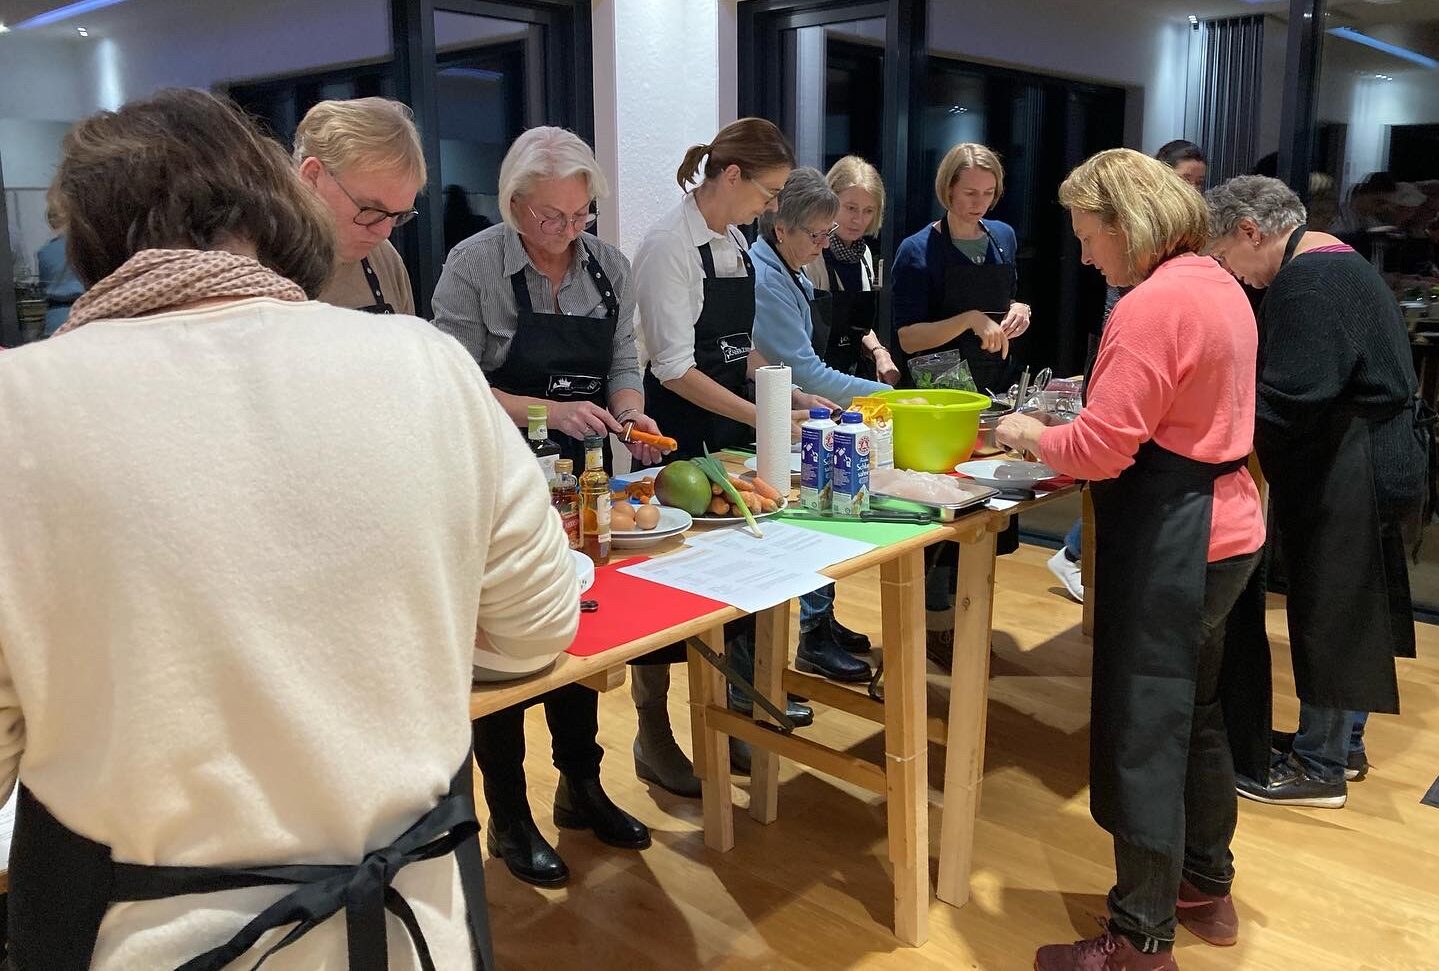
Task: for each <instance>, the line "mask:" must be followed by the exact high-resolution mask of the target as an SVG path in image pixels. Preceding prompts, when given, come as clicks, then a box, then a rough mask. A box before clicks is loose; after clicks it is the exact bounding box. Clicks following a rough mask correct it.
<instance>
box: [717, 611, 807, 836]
mask: <svg viewBox="0 0 1439 971" xmlns="http://www.w3.org/2000/svg"><path fill="white" fill-rule="evenodd" d="M793 604H794V601H792V600H786V601H785V602H784V603H782V604H779V605H777V606H774V607H771V608H770V609H769V610H766V611H763V612H761V613H758V614H756V615H755V636H754V686H755V690H756V691H758V692H759V693H760V694H761V695H762V696H763V697H765V698H766V699H768V700H769V701H770V702H771V703H773V704H774V706H775V707H776V708H778V709H779V710H780V711H784V708H785V690H784V671H785V668H787V667H789V634H790V630H789V628H790V621H791V618H792V615H793V614H794V609H793ZM754 718H755V720H756V721H767V722H772V721H774V719H773V718H770V717H769V715H767V714H766V713H765V710H764V709H763V708H761V707H760V706H759V705H755V706H754ZM726 757H728V756H726ZM749 814H750V815H751V816H753V817H754V818H755V819H756V820H757V821H759V822H761V823H772V822H774V821H775V819H776V818H778V816H779V756H778V755H775V754H774V753H773V752H771V751H769V750H767V749H764V748H760V747H759V746H751V747H750V788H749Z"/></svg>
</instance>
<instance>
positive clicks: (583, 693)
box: [472, 684, 605, 788]
mask: <svg viewBox="0 0 1439 971" xmlns="http://www.w3.org/2000/svg"><path fill="white" fill-rule="evenodd" d="M535 704H543V705H544V706H545V722H546V723H547V724H548V725H549V727H550V751H551V753H552V755H553V757H554V762H555V768H557V769H559V770H560V772H561V773H562V774H563V775H565V776H567V777H569V778H571V779H574V780H577V781H584V780H586V779H598V778H599V776H600V760H601V759H602V758H603V757H604V754H605V750H604V749H602V748H600V744H599V742H597V741H596V740H595V739H596V737H597V736H598V735H599V730H600V724H599V707H600V696H599V695H598V694H596V693H595V692H594V690H592V689H590V688H586V687H585V686H584V685H580V684H568V685H565V686H564V687H563V688H556V689H555V690H553V691H548V692H546V693H545V694H542V695H540V696H539V697H538V698H531V699H530V700H529V701H522V702H520V703H519V704H517V705H511V706H510V707H508V708H506V709H504V710H502V711H497V712H495V713H493V714H490V715H486V716H484V717H483V718H476V719H475V720H474V722H473V723H472V728H473V731H474V743H475V761H476V762H477V763H478V764H479V766H480V773H481V774H482V775H483V776H485V778H486V779H488V780H489V781H490V782H491V784H498V785H506V784H508V785H517V786H519V787H521V788H523V787H524V784H525V709H527V708H529V707H530V706H531V705H535Z"/></svg>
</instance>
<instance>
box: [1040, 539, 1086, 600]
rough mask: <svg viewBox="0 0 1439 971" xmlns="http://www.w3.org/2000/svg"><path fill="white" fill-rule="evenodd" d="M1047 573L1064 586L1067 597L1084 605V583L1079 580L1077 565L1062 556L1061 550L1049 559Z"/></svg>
mask: <svg viewBox="0 0 1439 971" xmlns="http://www.w3.org/2000/svg"><path fill="white" fill-rule="evenodd" d="M1047 565H1048V566H1049V572H1050V573H1053V574H1054V576H1055V578H1056V579H1058V580H1059V582H1060V583H1062V584H1063V585H1064V589H1066V590H1068V591H1069V595H1070V596H1071V597H1073V598H1074V599H1075V600H1077V601H1079V602H1080V603H1084V582H1083V581H1082V580H1080V578H1079V564H1078V563H1075V562H1074V561H1073V560H1071V559H1070V558H1069V557H1068V556H1066V555H1065V554H1064V550H1063V549H1062V548H1061V549H1060V550H1059V552H1057V553H1055V554H1054V555H1053V556H1051V557H1050V558H1049V562H1048V564H1047Z"/></svg>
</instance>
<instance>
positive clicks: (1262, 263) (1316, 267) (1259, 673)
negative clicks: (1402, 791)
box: [1206, 176, 1429, 808]
mask: <svg viewBox="0 0 1439 971" xmlns="http://www.w3.org/2000/svg"><path fill="white" fill-rule="evenodd" d="M1206 199H1207V201H1208V202H1209V206H1210V213H1211V220H1212V230H1213V234H1214V237H1215V238H1214V242H1213V244H1212V247H1211V251H1210V252H1211V255H1213V256H1214V257H1215V259H1217V260H1219V262H1220V263H1222V264H1223V265H1224V266H1225V267H1226V268H1227V269H1228V270H1229V271H1230V272H1231V273H1233V274H1234V275H1235V276H1236V277H1238V278H1239V279H1240V280H1241V281H1242V282H1244V283H1246V284H1248V285H1249V286H1251V287H1255V288H1262V289H1265V290H1266V292H1265V295H1264V301H1263V303H1262V304H1261V306H1260V308H1259V314H1258V321H1259V385H1258V401H1257V407H1256V422H1257V424H1256V428H1255V435H1254V443H1255V449H1256V451H1257V452H1258V454H1259V461H1260V464H1261V465H1262V466H1263V469H1264V474H1265V477H1266V478H1267V479H1268V480H1269V486H1270V500H1271V506H1272V511H1273V515H1274V525H1275V527H1276V529H1277V532H1278V536H1279V547H1280V550H1281V553H1282V556H1283V557H1284V564H1285V567H1286V571H1287V574H1288V580H1289V598H1288V612H1289V635H1290V644H1291V648H1292V653H1293V662H1294V676H1295V682H1296V685H1297V687H1298V691H1299V699H1300V715H1299V731H1298V733H1297V735H1296V736H1294V737H1293V738H1292V740H1291V739H1290V738H1289V737H1288V736H1287V735H1279V734H1276V736H1275V741H1276V743H1277V745H1276V749H1277V750H1276V753H1275V758H1274V762H1273V764H1272V765H1271V766H1270V768H1269V772H1268V778H1267V779H1263V778H1260V779H1246V778H1242V777H1241V779H1240V781H1239V792H1240V795H1243V796H1247V797H1249V798H1251V799H1255V800H1257V801H1260V802H1270V803H1280V804H1285V805H1300V806H1323V807H1333V808H1338V807H1340V806H1343V805H1344V801H1345V798H1346V795H1347V787H1346V778H1348V779H1357V778H1360V777H1362V775H1363V773H1364V771H1365V769H1366V768H1367V761H1366V759H1365V756H1364V742H1363V731H1364V722H1365V719H1366V718H1367V717H1368V713H1369V712H1371V711H1379V712H1391V713H1397V712H1398V711H1399V689H1398V683H1397V678H1396V674H1395V670H1394V658H1395V656H1396V655H1398V656H1404V657H1412V656H1413V655H1414V620H1413V614H1412V610H1411V605H1410V599H1409V574H1408V557H1409V554H1410V553H1411V552H1412V551H1413V550H1414V549H1415V548H1416V546H1417V543H1418V538H1419V531H1420V527H1421V515H1422V509H1423V503H1424V494H1425V486H1426V474H1427V468H1428V447H1429V430H1428V426H1427V423H1426V422H1425V421H1422V420H1421V417H1420V404H1419V402H1418V399H1416V397H1415V392H1416V391H1417V389H1418V380H1417V379H1416V378H1415V374H1414V365H1413V361H1412V358H1411V356H1410V350H1409V338H1408V333H1407V330H1406V328H1405V325H1404V319H1403V317H1402V315H1401V314H1400V311H1399V307H1398V304H1397V302H1396V301H1395V299H1394V295H1393V294H1392V293H1390V291H1389V288H1388V287H1387V286H1386V285H1385V283H1384V281H1383V279H1382V278H1381V277H1380V276H1379V274H1378V273H1377V272H1376V271H1375V270H1374V268H1373V267H1372V266H1370V265H1369V263H1368V262H1367V261H1366V260H1364V258H1363V257H1361V256H1360V255H1359V254H1357V253H1356V252H1355V251H1354V250H1353V249H1351V248H1350V247H1348V246H1346V245H1345V244H1344V243H1343V242H1341V241H1340V240H1339V239H1336V238H1335V237H1333V236H1330V235H1328V234H1327V233H1317V232H1309V231H1307V230H1306V228H1305V226H1304V221H1305V218H1306V214H1305V210H1304V206H1303V204H1302V203H1301V202H1300V201H1299V198H1298V196H1296V195H1295V194H1294V193H1293V192H1292V191H1290V189H1289V187H1288V186H1286V185H1285V184H1284V183H1282V182H1280V181H1279V180H1277V179H1271V178H1267V177H1264V176H1240V177H1239V178H1236V179H1231V180H1230V181H1229V182H1227V183H1225V184H1224V185H1222V186H1219V187H1218V188H1215V189H1211V190H1210V191H1209V193H1208V195H1207V196H1206ZM1234 661H1235V663H1234V664H1231V665H1227V666H1228V667H1229V668H1230V670H1231V671H1232V672H1233V673H1234V675H1235V677H1234V678H1232V679H1231V680H1232V681H1233V682H1234V683H1233V685H1232V687H1233V689H1234V690H1235V691H1236V692H1241V693H1243V692H1246V691H1250V692H1252V690H1253V686H1254V685H1256V684H1262V685H1265V686H1267V685H1268V681H1269V669H1268V668H1269V659H1268V657H1267V655H1266V656H1264V657H1252V656H1251V657H1248V658H1245V659H1234ZM1246 661H1247V662H1248V663H1245V662H1246ZM1251 698H1252V696H1251ZM1252 701H1253V704H1252V705H1250V706H1249V707H1250V708H1251V710H1258V709H1260V708H1261V707H1262V709H1263V710H1264V711H1265V712H1267V710H1268V703H1269V699H1268V697H1267V689H1266V696H1265V697H1263V698H1262V699H1257V698H1255V699H1252ZM1229 707H1230V706H1226V710H1228V709H1229ZM1262 721H1263V722H1264V724H1263V727H1262V730H1263V731H1264V732H1265V734H1266V735H1267V734H1268V724H1267V722H1268V719H1267V718H1264V719H1263V720H1262ZM1252 727H1254V726H1252Z"/></svg>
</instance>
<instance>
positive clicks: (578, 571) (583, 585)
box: [570, 550, 595, 593]
mask: <svg viewBox="0 0 1439 971" xmlns="http://www.w3.org/2000/svg"><path fill="white" fill-rule="evenodd" d="M570 556H572V557H574V560H575V575H576V576H578V577H579V578H580V593H584V592H585V591H586V590H588V589H589V588H590V587H592V586H594V585H595V561H594V560H592V559H590V558H589V557H588V556H585V554H583V553H581V552H580V551H579V550H570Z"/></svg>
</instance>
